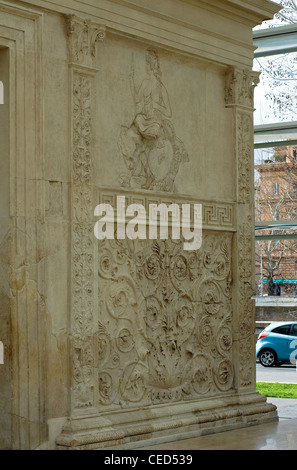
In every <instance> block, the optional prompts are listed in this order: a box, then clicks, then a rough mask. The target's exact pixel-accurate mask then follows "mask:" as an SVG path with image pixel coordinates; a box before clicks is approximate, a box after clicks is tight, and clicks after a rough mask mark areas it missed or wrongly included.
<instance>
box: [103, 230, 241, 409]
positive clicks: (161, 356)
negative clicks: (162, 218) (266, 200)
mask: <svg viewBox="0 0 297 470" xmlns="http://www.w3.org/2000/svg"><path fill="white" fill-rule="evenodd" d="M231 237H232V235H231V234H223V233H222V234H219V233H217V234H215V235H210V234H206V235H205V236H204V242H203V245H202V248H201V249H200V250H198V251H192V252H190V251H184V250H183V246H182V242H181V241H172V240H155V241H152V240H150V241H129V240H123V241H122V240H120V241H119V240H104V241H101V242H100V247H99V250H98V251H99V260H98V275H99V318H98V351H99V373H98V391H99V402H100V406H104V405H105V406H106V407H114V406H119V405H125V407H127V406H136V405H137V406H139V405H147V404H152V403H162V402H168V400H186V399H193V398H195V397H203V396H205V394H208V395H209V394H211V395H216V394H219V393H221V392H226V391H228V390H231V389H232V387H233V366H232V329H231V322H232V311H231V292H230V284H231V275H230V263H231Z"/></svg>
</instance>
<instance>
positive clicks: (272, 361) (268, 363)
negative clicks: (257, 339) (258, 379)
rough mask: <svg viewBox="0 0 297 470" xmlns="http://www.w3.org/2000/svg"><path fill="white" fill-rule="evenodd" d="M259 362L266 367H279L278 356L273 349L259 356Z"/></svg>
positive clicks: (264, 350) (264, 351)
mask: <svg viewBox="0 0 297 470" xmlns="http://www.w3.org/2000/svg"><path fill="white" fill-rule="evenodd" d="M259 361H260V363H261V364H262V366H264V367H272V366H275V365H277V355H276V354H275V352H274V351H273V350H272V349H263V350H262V351H261V352H260V354H259Z"/></svg>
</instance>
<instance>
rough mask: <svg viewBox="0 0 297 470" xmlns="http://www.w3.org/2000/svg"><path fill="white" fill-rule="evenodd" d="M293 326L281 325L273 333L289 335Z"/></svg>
mask: <svg viewBox="0 0 297 470" xmlns="http://www.w3.org/2000/svg"><path fill="white" fill-rule="evenodd" d="M290 329H291V325H281V326H278V327H277V328H274V329H273V330H272V331H273V333H278V334H281V335H289V334H290Z"/></svg>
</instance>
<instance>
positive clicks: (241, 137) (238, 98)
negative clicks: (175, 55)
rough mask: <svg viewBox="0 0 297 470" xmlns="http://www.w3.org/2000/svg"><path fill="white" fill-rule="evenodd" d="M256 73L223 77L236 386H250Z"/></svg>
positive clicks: (235, 72) (234, 72)
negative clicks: (231, 129) (233, 181)
mask: <svg viewBox="0 0 297 470" xmlns="http://www.w3.org/2000/svg"><path fill="white" fill-rule="evenodd" d="M258 82H259V73H257V72H253V71H250V70H239V69H231V70H230V71H229V73H228V74H227V84H226V93H225V100H226V106H227V107H233V108H234V112H235V153H236V159H237V175H238V176H237V201H238V203H239V204H240V205H241V208H242V209H241V210H240V211H239V213H240V214H241V215H240V216H239V215H238V233H237V236H236V240H237V256H238V268H237V275H236V277H237V279H238V280H237V283H238V284H237V285H238V288H237V309H236V310H237V311H238V314H237V315H236V317H237V318H236V320H235V323H236V324H237V329H238V337H239V342H240V344H239V347H238V352H239V385H240V387H248V386H250V385H252V384H253V368H252V360H253V359H252V358H253V355H252V351H253V348H254V304H253V300H252V295H253V293H254V289H253V266H252V263H253V260H254V256H253V253H254V245H253V244H254V238H253V223H252V220H253V217H254V212H253V207H254V193H253V184H252V183H253V111H254V108H253V103H254V88H255V86H256V85H257V84H258Z"/></svg>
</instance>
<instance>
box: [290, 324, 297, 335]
mask: <svg viewBox="0 0 297 470" xmlns="http://www.w3.org/2000/svg"><path fill="white" fill-rule="evenodd" d="M291 335H292V336H297V325H295V324H294V325H292V333H291Z"/></svg>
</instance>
